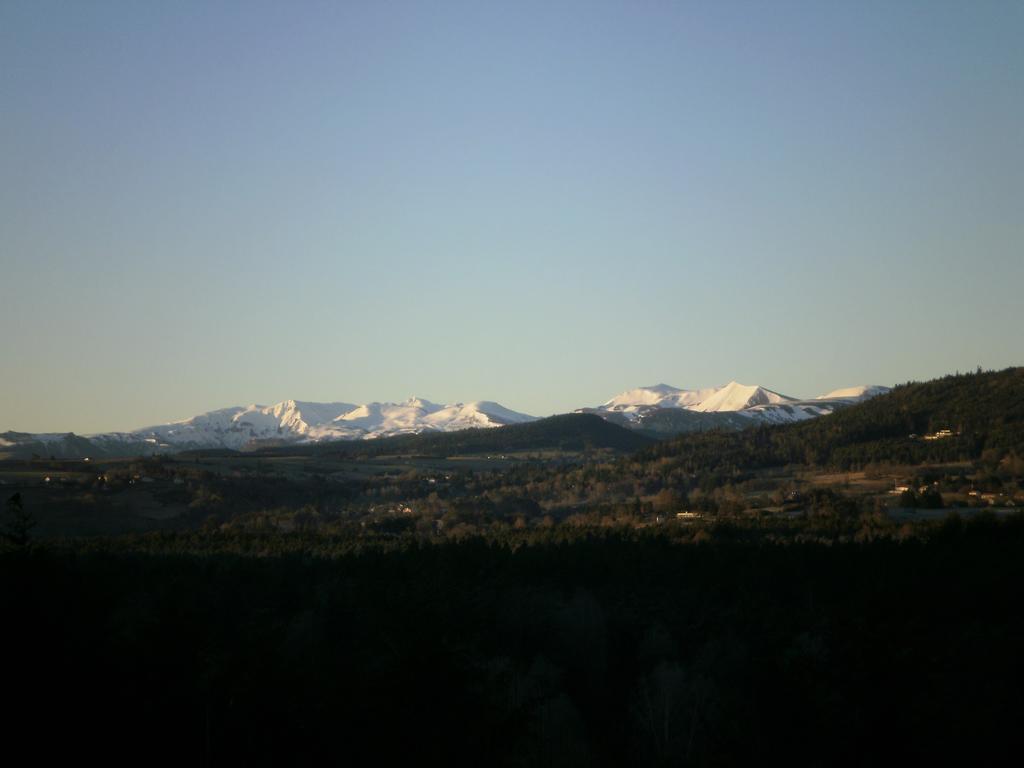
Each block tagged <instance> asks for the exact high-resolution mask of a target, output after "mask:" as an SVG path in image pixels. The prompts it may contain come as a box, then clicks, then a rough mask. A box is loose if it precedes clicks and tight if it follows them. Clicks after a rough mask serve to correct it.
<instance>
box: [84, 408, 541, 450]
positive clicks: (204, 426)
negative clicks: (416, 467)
mask: <svg viewBox="0 0 1024 768" xmlns="http://www.w3.org/2000/svg"><path fill="white" fill-rule="evenodd" d="M533 419H534V417H533V416H528V415H527V414H525V413H517V412H516V411H512V410H509V409H508V408H505V407H504V406H502V405H499V404H498V403H493V402H489V401H483V400H481V401H478V402H473V403H454V404H451V405H439V404H437V403H432V402H430V401H429V400H423V399H421V398H417V397H412V398H409V399H408V400H406V401H405V402H402V403H377V402H374V403H364V404H363V405H354V404H352V403H310V402H303V401H300V400H285V401H283V402H280V403H277V404H275V405H269V406H263V405H249V406H244V407H242V406H239V407H235V408H222V409H220V410H217V411H209V412H207V413H203V414H200V415H199V416H193V417H192V418H190V419H184V420H183V421H176V422H172V423H170V424H161V425H158V426H155V427H145V428H143V429H137V430H134V431H132V432H114V433H107V434H102V435H93V436H91V437H90V439H91V440H93V442H96V443H99V444H100V445H103V444H105V443H110V442H121V443H124V442H143V443H148V444H150V445H154V446H159V447H162V448H210V447H215V448H232V449H236V450H237V449H240V448H246V447H250V446H255V445H259V444H272V443H275V442H277V443H316V442H321V441H325V440H361V439H367V438H375V437H390V436H393V435H403V434H414V433H417V432H431V431H437V432H453V431H455V430H459V429H470V428H472V427H499V426H502V425H504V424H520V423H522V422H525V421H533Z"/></svg>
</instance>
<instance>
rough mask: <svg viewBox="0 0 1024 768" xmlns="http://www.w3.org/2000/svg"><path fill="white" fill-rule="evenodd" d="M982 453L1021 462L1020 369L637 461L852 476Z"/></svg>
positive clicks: (686, 441)
mask: <svg viewBox="0 0 1024 768" xmlns="http://www.w3.org/2000/svg"><path fill="white" fill-rule="evenodd" d="M944 430H948V433H946V432H944ZM985 452H988V456H989V457H993V458H996V459H998V458H1000V457H1002V456H1005V455H1008V454H1010V453H1015V454H1017V455H1018V456H1024V368H1020V367H1018V368H1008V369H1006V370H1003V371H990V372H980V373H972V374H956V375H950V376H945V377H943V378H941V379H935V380H933V381H927V382H921V383H908V384H904V385H901V386H898V387H896V388H894V389H893V390H892V391H891V392H890V393H888V394H885V395H880V396H878V397H875V398H872V399H871V400H868V401H866V402H864V403H860V404H858V405H854V406H851V407H849V408H845V409H843V410H841V411H837V412H836V413H833V414H831V415H829V416H823V417H821V418H819V419H814V420H812V421H806V422H801V423H799V424H792V425H786V426H778V427H767V426H759V427H754V428H751V429H748V430H745V431H743V432H735V433H730V432H711V433H700V434H689V435H685V436H682V437H679V438H676V439H673V440H668V441H665V442H663V443H659V444H657V445H655V446H652V447H651V448H649V449H648V450H647V451H644V452H643V453H642V454H641V455H640V456H638V457H637V458H638V459H641V460H642V459H645V458H646V459H651V460H662V459H665V458H671V459H675V460H676V461H677V463H679V464H682V465H683V466H684V467H685V468H686V469H688V470H689V471H692V472H698V471H709V470H711V471H721V470H728V469H752V468H756V467H769V466H781V465H785V464H808V465H813V466H822V467H835V468H839V469H851V468H856V467H860V466H863V465H864V464H867V463H870V462H895V463H921V462H927V461H934V462H943V461H959V460H968V459H978V458H980V457H982V455H983V454H984V453H985Z"/></svg>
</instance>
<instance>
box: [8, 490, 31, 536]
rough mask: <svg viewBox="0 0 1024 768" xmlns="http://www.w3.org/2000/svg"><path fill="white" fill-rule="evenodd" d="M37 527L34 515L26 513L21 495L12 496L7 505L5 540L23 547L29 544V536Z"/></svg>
mask: <svg viewBox="0 0 1024 768" xmlns="http://www.w3.org/2000/svg"><path fill="white" fill-rule="evenodd" d="M35 526H36V521H35V519H34V518H33V516H32V513H31V512H26V511H25V505H24V504H23V503H22V501H21V494H20V493H16V494H14V495H13V496H11V498H9V499H8V500H7V503H6V504H5V514H4V524H3V535H4V538H6V539H7V540H8V541H10V542H11V543H12V544H14V545H15V546H17V547H23V546H25V545H26V544H28V542H29V534H30V532H31V531H32V529H33V528H35Z"/></svg>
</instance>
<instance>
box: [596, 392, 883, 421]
mask: <svg viewBox="0 0 1024 768" xmlns="http://www.w3.org/2000/svg"><path fill="white" fill-rule="evenodd" d="M888 391H889V388H888V387H883V386H878V385H862V386H858V387H848V388H846V389H837V390H835V391H833V392H829V393H828V394H826V395H821V396H820V397H816V398H814V399H812V400H800V399H799V398H795V397H789V396H788V395H782V394H779V393H778V392H774V391H772V390H770V389H766V388H765V387H762V386H759V385H757V384H740V383H739V382H737V381H730V382H729V383H728V384H726V385H725V386H722V387H711V388H707V389H679V388H677V387H672V386H669V385H668V384H655V385H654V386H650V387H638V388H637V389H630V390H627V391H625V392H622V393H620V394H618V395H616V396H615V397H613V398H612V399H611V400H608V401H607V402H605V403H602V404H601V405H599V406H597V407H595V408H581V409H579V412H583V413H596V414H598V415H605V416H606V417H613V418H614V420H615V421H617V422H618V423H621V424H625V425H627V426H628V425H635V426H639V427H641V428H645V427H646V428H650V427H654V426H656V424H652V422H657V421H659V420H660V421H665V420H666V417H667V416H670V415H672V414H671V410H676V411H678V410H684V411H690V412H692V413H695V414H696V413H701V414H728V415H730V416H742V417H744V418H747V419H753V420H757V421H763V422H767V423H771V424H785V423H788V422H793V421H804V420H806V419H813V418H815V417H817V416H824V415H826V414H829V413H832V412H833V411H834V410H836V409H837V408H842V407H844V406H847V405H852V404H854V403H857V402H860V401H862V400H867V399H868V398H870V397H874V396H875V395H880V394H884V393H885V392H888ZM674 424H675V427H676V428H675V429H674V430H671V431H686V430H685V429H682V428H681V427H682V425H681V424H680V423H679V420H678V419H675V421H674ZM692 424H693V428H703V427H707V426H713V425H718V424H721V425H732V426H736V425H742V424H743V422H737V421H735V419H729V420H719V421H714V420H706V419H705V420H692Z"/></svg>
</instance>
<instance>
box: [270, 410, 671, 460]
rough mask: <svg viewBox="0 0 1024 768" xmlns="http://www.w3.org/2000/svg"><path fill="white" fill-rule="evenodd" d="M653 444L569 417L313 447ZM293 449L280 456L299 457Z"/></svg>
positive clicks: (419, 451)
mask: <svg viewBox="0 0 1024 768" xmlns="http://www.w3.org/2000/svg"><path fill="white" fill-rule="evenodd" d="M653 442H654V440H653V439H652V438H650V437H647V436H645V435H640V434H637V433H636V432H631V431H630V430H628V429H625V428H623V427H620V426H618V425H617V424H611V423H609V422H607V421H605V420H604V419H602V418H600V417H599V416H593V415H591V414H584V413H567V414H563V415H560V416H551V417H549V418H546V419H539V420H538V421H531V422H528V423H526V424H510V425H508V426H505V427H492V428H486V429H466V430H461V431H458V432H425V433H421V434H418V435H401V436H398V437H385V438H380V439H378V440H359V441H352V442H346V443H339V442H335V443H328V444H320V445H316V446H308V447H307V448H305V449H302V450H305V451H308V452H309V453H312V454H325V453H335V454H338V455H344V456H348V457H359V456H364V457H365V456H384V455H394V454H408V455H415V456H436V457H444V456H454V455H460V454H480V453H515V452H520V451H545V450H559V451H577V452H578V451H586V450H592V449H593V450H598V449H609V450H612V451H620V452H629V451H636V450H639V449H640V448H643V447H645V446H648V445H651V444H652V443H653ZM295 451H296V449H294V448H286V449H281V452H286V453H287V452H292V453H293V452H295Z"/></svg>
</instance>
